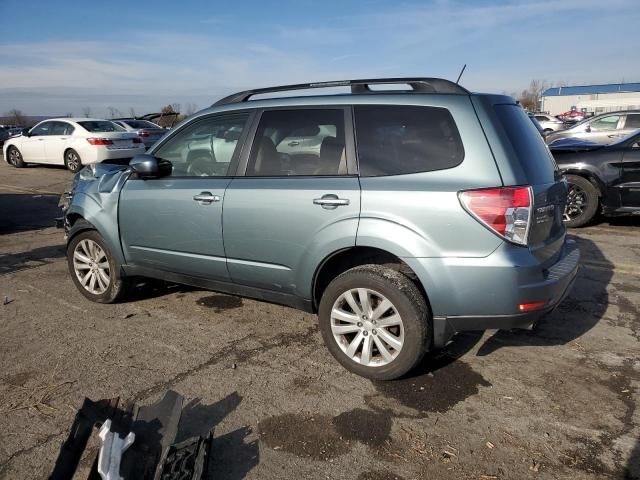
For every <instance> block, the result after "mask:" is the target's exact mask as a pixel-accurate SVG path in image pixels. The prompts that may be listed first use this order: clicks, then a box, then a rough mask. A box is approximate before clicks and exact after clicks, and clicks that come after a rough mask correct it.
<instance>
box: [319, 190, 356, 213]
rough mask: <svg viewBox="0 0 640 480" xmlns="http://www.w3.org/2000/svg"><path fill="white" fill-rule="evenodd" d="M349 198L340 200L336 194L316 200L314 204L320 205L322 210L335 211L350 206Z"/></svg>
mask: <svg viewBox="0 0 640 480" xmlns="http://www.w3.org/2000/svg"><path fill="white" fill-rule="evenodd" d="M349 203H350V202H349V199H348V198H340V197H338V196H337V195H334V194H327V195H323V196H322V197H321V198H314V199H313V204H314V205H320V206H322V208H326V209H329V210H333V209H334V208H337V207H339V206H341V205H349Z"/></svg>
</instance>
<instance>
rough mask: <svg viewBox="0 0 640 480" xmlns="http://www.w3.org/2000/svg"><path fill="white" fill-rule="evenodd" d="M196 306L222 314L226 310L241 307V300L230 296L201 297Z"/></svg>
mask: <svg viewBox="0 0 640 480" xmlns="http://www.w3.org/2000/svg"><path fill="white" fill-rule="evenodd" d="M196 304H197V305H199V306H201V307H207V308H213V309H214V312H215V313H222V312H225V311H227V310H232V309H234V308H240V307H242V299H241V298H240V297H234V296H232V295H220V294H215V295H209V296H207V297H202V298H201V299H199V300H198V301H196Z"/></svg>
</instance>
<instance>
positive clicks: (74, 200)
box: [61, 163, 132, 264]
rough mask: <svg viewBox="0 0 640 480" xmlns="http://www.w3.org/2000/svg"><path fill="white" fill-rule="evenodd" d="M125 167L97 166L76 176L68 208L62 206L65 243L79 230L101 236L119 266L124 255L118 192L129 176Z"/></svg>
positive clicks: (88, 168) (129, 171)
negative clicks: (92, 231) (94, 231)
mask: <svg viewBox="0 0 640 480" xmlns="http://www.w3.org/2000/svg"><path fill="white" fill-rule="evenodd" d="M131 173H132V170H131V169H130V168H129V167H128V166H126V165H124V166H123V165H112V164H102V163H98V164H95V165H90V166H87V167H85V168H83V169H82V170H81V171H80V172H78V173H77V174H76V175H75V177H74V179H73V183H72V186H71V189H70V191H69V192H66V193H65V194H63V198H61V203H63V201H64V200H65V199H64V195H67V200H68V206H67V207H66V208H64V206H63V214H64V216H63V225H64V228H65V238H66V240H67V242H69V240H70V239H71V238H73V236H74V235H75V234H77V233H78V232H80V231H82V230H87V229H89V228H93V229H95V230H97V231H98V233H100V235H102V237H103V238H104V240H105V242H106V243H107V245H108V247H109V249H110V250H111V252H112V254H113V255H114V256H115V257H116V259H117V260H118V262H119V263H120V264H123V263H125V262H124V254H123V251H122V247H121V245H120V231H119V228H118V223H117V222H114V221H113V219H114V218H118V199H119V197H120V191H121V190H122V187H123V186H124V184H125V182H126V181H127V179H128V178H129V176H130V175H131Z"/></svg>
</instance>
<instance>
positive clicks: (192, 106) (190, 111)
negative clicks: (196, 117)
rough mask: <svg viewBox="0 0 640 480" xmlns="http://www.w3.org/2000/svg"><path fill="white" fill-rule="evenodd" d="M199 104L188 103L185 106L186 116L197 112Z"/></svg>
mask: <svg viewBox="0 0 640 480" xmlns="http://www.w3.org/2000/svg"><path fill="white" fill-rule="evenodd" d="M197 109H198V106H197V105H196V104H195V103H187V105H186V107H184V114H185V116H187V117H189V116H191V115H193V114H194V113H196V110H197Z"/></svg>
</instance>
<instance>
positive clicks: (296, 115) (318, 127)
mask: <svg viewBox="0 0 640 480" xmlns="http://www.w3.org/2000/svg"><path fill="white" fill-rule="evenodd" d="M346 174H347V157H346V144H345V130H344V110H342V109H335V110H334V109H309V110H303V109H297V110H273V111H267V112H264V113H263V114H262V117H261V118H260V123H259V125H258V130H257V132H256V136H255V139H254V141H253V146H252V148H251V156H250V157H249V165H248V167H247V176H253V177H265V176H266V177H269V176H277V177H280V176H299V175H305V176H306V175H346Z"/></svg>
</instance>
